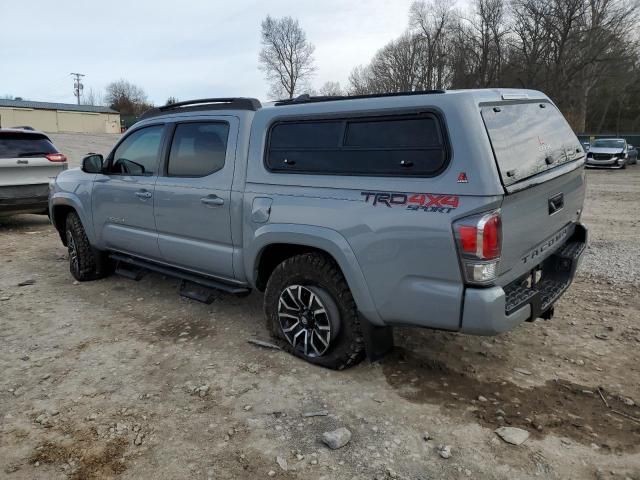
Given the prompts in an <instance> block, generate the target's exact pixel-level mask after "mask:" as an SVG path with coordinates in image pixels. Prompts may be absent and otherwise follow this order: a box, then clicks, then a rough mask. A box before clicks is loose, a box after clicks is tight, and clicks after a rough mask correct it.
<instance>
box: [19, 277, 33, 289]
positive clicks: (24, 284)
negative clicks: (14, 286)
mask: <svg viewBox="0 0 640 480" xmlns="http://www.w3.org/2000/svg"><path fill="white" fill-rule="evenodd" d="M35 283H36V281H35V280H34V279H33V278H29V279H27V280H24V281H22V282H20V283H19V284H18V286H19V287H26V286H28V285H33V284H35Z"/></svg>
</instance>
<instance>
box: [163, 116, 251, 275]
mask: <svg viewBox="0 0 640 480" xmlns="http://www.w3.org/2000/svg"><path fill="white" fill-rule="evenodd" d="M174 128H175V130H174V132H173V136H172V137H173V139H172V141H171V145H170V147H169V155H168V160H167V164H166V165H165V168H164V172H163V174H162V175H161V176H159V177H158V181H157V182H156V188H155V216H156V225H157V229H158V243H159V245H160V252H161V254H162V257H163V258H164V260H165V262H167V263H169V264H171V265H175V266H178V267H181V268H185V269H188V270H192V271H194V272H198V273H204V274H207V275H211V276H215V277H220V278H223V279H233V277H234V274H233V242H232V238H231V223H230V222H231V217H230V205H229V204H230V201H231V182H232V181H233V168H234V162H235V150H236V136H237V131H238V123H237V119H236V118H235V117H216V118H215V119H207V120H201V121H200V120H199V121H188V122H183V123H176V124H175V127H174Z"/></svg>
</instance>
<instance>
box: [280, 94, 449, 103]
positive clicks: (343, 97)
mask: <svg viewBox="0 0 640 480" xmlns="http://www.w3.org/2000/svg"><path fill="white" fill-rule="evenodd" d="M436 93H445V91H444V90H416V91H411V92H389V93H370V94H367V95H351V96H349V95H329V96H318V97H312V96H310V95H309V94H308V93H304V94H302V95H299V96H297V97H296V98H292V99H290V100H289V99H287V100H278V101H277V102H276V103H275V104H274V105H276V106H282V105H295V104H298V103H316V102H333V101H336V100H358V99H361V98H379V97H401V96H405V95H432V94H436Z"/></svg>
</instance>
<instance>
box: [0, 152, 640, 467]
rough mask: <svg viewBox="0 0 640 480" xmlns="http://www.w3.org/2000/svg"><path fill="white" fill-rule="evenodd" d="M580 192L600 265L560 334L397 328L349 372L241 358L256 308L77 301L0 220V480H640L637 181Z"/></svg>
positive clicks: (48, 239)
mask: <svg viewBox="0 0 640 480" xmlns="http://www.w3.org/2000/svg"><path fill="white" fill-rule="evenodd" d="M56 142H57V143H58V144H59V146H60V147H61V149H62V150H63V151H64V148H63V146H62V145H61V143H62V142H64V140H62V141H56ZM74 148H76V149H78V148H79V147H74ZM105 148H106V150H108V145H107V146H106V147H105ZM81 150H82V149H80V151H81ZM82 153H84V152H82ZM80 154H81V153H80ZM80 154H79V155H80ZM588 182H589V189H588V201H587V204H586V209H585V214H584V220H585V222H586V223H587V224H588V225H589V226H590V228H591V244H592V247H591V248H590V249H589V251H588V253H587V256H586V258H585V261H584V264H583V266H582V268H581V270H580V273H579V276H578V278H577V280H576V281H575V283H574V285H573V286H572V287H571V289H570V290H569V292H568V293H567V294H566V295H565V296H564V297H563V298H562V299H561V301H560V302H559V303H558V305H557V307H556V316H555V318H553V320H550V321H542V320H538V321H536V322H534V323H527V324H525V325H523V326H521V327H520V328H518V329H516V330H515V331H513V332H510V333H508V334H505V335H502V336H499V337H492V338H482V337H471V336H464V335H458V334H453V333H444V332H433V331H427V330H415V329H398V330H396V349H395V351H394V352H393V353H392V354H391V355H389V356H388V357H386V358H384V359H383V360H382V361H380V362H378V363H374V364H372V363H369V362H368V361H365V362H363V363H362V364H361V365H359V366H357V367H355V368H352V369H350V370H348V371H343V372H335V371H329V370H324V369H321V368H317V367H313V366H311V365H308V364H306V363H304V362H302V361H300V360H297V359H295V358H293V357H291V356H289V355H287V354H285V353H284V352H281V351H276V350H270V349H265V348H261V347H258V346H255V345H253V344H250V343H248V342H247V340H249V339H256V338H257V339H265V340H267V339H268V337H267V333H266V331H265V328H264V322H263V315H262V307H261V301H262V299H261V296H260V295H258V294H252V295H251V296H249V297H248V298H236V297H229V296H226V295H220V297H219V298H218V299H217V300H216V301H214V303H212V304H211V305H205V304H201V303H197V302H194V301H192V300H187V299H183V298H181V297H180V296H178V293H177V286H178V282H177V281H175V280H172V279H167V278H163V277H162V276H159V275H148V276H146V277H144V278H143V279H142V280H141V281H139V282H134V281H132V280H128V279H125V278H122V277H117V276H112V277H109V278H107V279H104V280H100V281H96V282H90V283H82V284H79V283H77V282H75V281H74V280H73V278H72V277H71V275H70V274H69V271H68V263H67V257H66V250H65V248H64V247H63V246H62V244H61V243H60V240H59V238H58V236H57V234H56V232H55V231H54V230H53V228H52V227H51V226H50V225H49V223H48V221H47V218H46V217H40V216H31V215H23V216H16V217H13V218H9V219H0V372H2V373H1V374H0V478H7V479H10V480H13V479H16V480H17V479H67V478H71V479H78V480H79V479H92V478H118V479H140V478H159V479H183V478H190V479H191V478H193V479H236V478H247V479H253V478H270V477H274V478H288V479H293V478H304V479H363V480H364V479H374V478H375V479H385V478H402V479H412V480H427V479H468V478H471V479H532V478H544V479H635V480H639V479H640V406H639V405H638V404H640V353H639V352H640V323H638V320H639V316H640V314H639V312H640V298H639V296H638V295H637V289H638V286H639V284H640V279H639V278H638V276H637V275H633V276H629V275H628V272H629V271H634V270H633V269H634V268H637V266H638V265H639V262H640V261H639V255H640V241H639V240H638V233H639V232H638V227H639V226H640V214H639V213H638V211H639V210H640V167H630V168H629V169H627V170H626V171H614V172H609V171H602V172H601V171H589V172H588ZM635 271H637V270H635ZM20 284H23V285H22V286H20ZM605 403H606V405H605ZM323 411H326V413H327V414H326V415H320V416H310V417H306V416H305V414H308V413H314V412H318V413H325V412H323ZM502 425H505V426H515V427H520V428H524V429H526V430H527V431H529V432H530V434H531V436H530V437H529V439H528V440H527V441H526V442H525V443H524V444H522V445H520V446H514V445H509V444H507V443H505V442H504V441H502V440H501V439H500V438H499V437H498V436H497V435H496V434H495V433H494V430H495V429H496V428H497V427H499V426H502ZM342 426H344V427H347V428H348V429H349V430H351V432H352V434H353V436H352V439H351V442H350V443H349V444H348V445H347V446H345V447H343V448H342V449H339V450H329V449H328V448H327V447H325V446H324V445H323V444H322V442H321V440H320V437H321V435H322V433H323V432H325V431H328V430H332V429H334V428H337V427H342ZM425 438H429V439H428V440H425ZM440 445H448V446H450V449H451V457H450V458H448V459H445V458H442V457H441V456H440V455H439V453H438V447H439V446H440ZM278 457H279V462H278V460H277V459H278ZM283 467H285V468H283Z"/></svg>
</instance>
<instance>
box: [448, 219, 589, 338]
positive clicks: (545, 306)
mask: <svg viewBox="0 0 640 480" xmlns="http://www.w3.org/2000/svg"><path fill="white" fill-rule="evenodd" d="M586 245H587V229H586V228H585V227H584V225H582V224H576V227H575V230H574V233H573V234H572V235H571V237H570V238H569V239H568V240H567V241H566V242H565V243H564V244H563V245H562V246H561V247H560V248H559V249H558V250H557V251H556V252H555V253H554V254H553V255H551V256H550V257H548V258H547V259H546V260H545V261H544V262H543V263H542V264H541V265H539V266H538V267H536V269H538V268H540V269H541V271H542V276H541V278H540V279H539V280H538V281H537V283H536V284H535V285H531V284H530V283H528V279H529V277H528V276H527V277H526V278H520V279H518V280H516V281H514V282H512V283H510V284H509V285H506V286H505V287H491V288H482V289H481V288H468V289H466V290H465V294H464V301H463V313H462V327H461V329H460V331H461V332H463V333H468V334H473V335H496V334H498V333H501V332H506V331H508V330H511V329H513V328H515V327H516V326H518V325H519V324H520V323H522V322H525V321H527V320H530V321H533V320H535V319H536V318H538V317H540V316H544V315H545V314H547V315H548V314H549V313H550V312H551V311H552V308H553V304H554V303H555V302H556V301H557V300H558V299H559V298H560V297H561V296H562V294H563V293H564V292H565V290H566V289H567V288H568V287H569V285H571V282H572V281H573V277H574V276H575V273H576V269H577V268H578V264H579V261H580V257H581V256H582V254H583V253H584V250H585V248H586Z"/></svg>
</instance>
